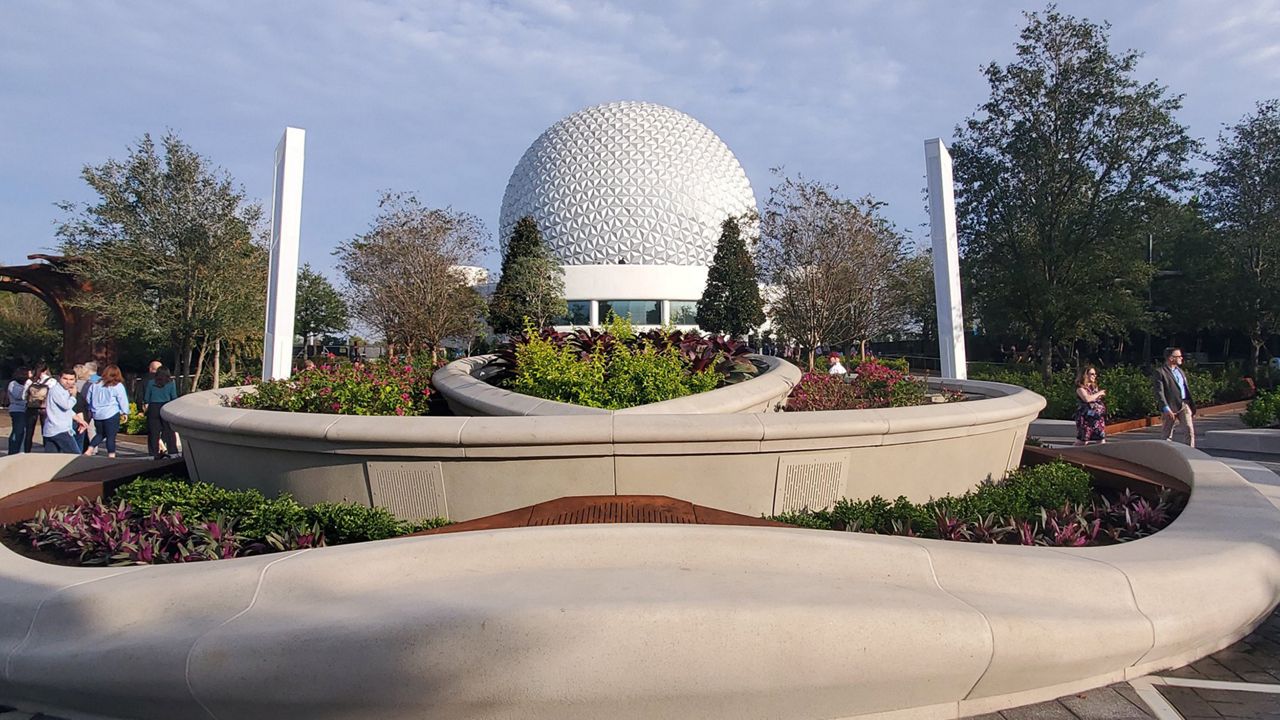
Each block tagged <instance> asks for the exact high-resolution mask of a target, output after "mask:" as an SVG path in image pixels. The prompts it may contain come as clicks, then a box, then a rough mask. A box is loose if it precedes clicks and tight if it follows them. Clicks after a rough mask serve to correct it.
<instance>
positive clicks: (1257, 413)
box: [1240, 390, 1280, 428]
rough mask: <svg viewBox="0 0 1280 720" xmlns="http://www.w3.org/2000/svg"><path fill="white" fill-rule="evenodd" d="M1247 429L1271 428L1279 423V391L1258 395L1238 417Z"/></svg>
mask: <svg viewBox="0 0 1280 720" xmlns="http://www.w3.org/2000/svg"><path fill="white" fill-rule="evenodd" d="M1240 418H1241V419H1242V420H1244V424H1245V425H1248V426H1249V427H1255V428H1262V427H1271V426H1272V425H1275V424H1276V423H1280V390H1270V391H1267V392H1262V393H1258V396H1257V397H1256V398H1254V399H1253V402H1251V403H1249V407H1248V408H1246V409H1245V411H1244V413H1242V414H1241V415H1240Z"/></svg>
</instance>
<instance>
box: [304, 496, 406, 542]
mask: <svg viewBox="0 0 1280 720" xmlns="http://www.w3.org/2000/svg"><path fill="white" fill-rule="evenodd" d="M307 515H308V517H309V518H310V519H311V520H312V521H313V522H315V523H317V524H319V525H320V529H321V531H323V532H324V536H325V539H326V540H328V541H329V542H333V543H348V542H364V541H366V540H385V539H386V538H389V537H395V536H396V535H403V534H404V530H405V527H406V524H405V523H403V522H401V521H400V520H397V519H396V516H395V515H392V514H391V512H390V511H389V510H387V509H386V508H380V507H368V506H365V505H353V504H351V503H332V502H323V503H317V504H315V505H312V506H311V507H309V508H307Z"/></svg>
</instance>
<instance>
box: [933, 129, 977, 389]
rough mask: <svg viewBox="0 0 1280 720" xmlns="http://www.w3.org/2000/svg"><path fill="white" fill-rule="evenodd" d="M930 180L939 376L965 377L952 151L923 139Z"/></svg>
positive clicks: (940, 141)
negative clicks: (940, 360) (940, 374)
mask: <svg viewBox="0 0 1280 720" xmlns="http://www.w3.org/2000/svg"><path fill="white" fill-rule="evenodd" d="M924 164H925V172H926V174H927V176H928V179H929V228H930V233H929V234H930V236H931V238H932V239H933V290H934V297H935V299H936V301H937V306H938V354H939V356H940V357H941V358H942V376H943V377H949V378H957V379H959V380H964V379H965V378H967V377H968V372H967V367H966V365H965V353H964V307H963V306H962V304H961V302H960V245H959V242H958V241H957V239H956V198H955V187H954V185H953V181H952V177H951V153H949V152H947V146H946V145H944V144H942V140H941V139H939V138H934V139H932V140H925V141H924Z"/></svg>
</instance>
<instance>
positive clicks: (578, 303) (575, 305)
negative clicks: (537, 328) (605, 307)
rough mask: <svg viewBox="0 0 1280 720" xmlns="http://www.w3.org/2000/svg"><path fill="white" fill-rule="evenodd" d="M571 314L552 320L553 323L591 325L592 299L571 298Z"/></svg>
mask: <svg viewBox="0 0 1280 720" xmlns="http://www.w3.org/2000/svg"><path fill="white" fill-rule="evenodd" d="M567 304H568V306H569V315H568V316H567V317H566V316H561V317H558V318H556V319H555V320H553V321H552V322H551V324H552V325H590V324H591V301H590V300H570V301H569V302H568V303H567Z"/></svg>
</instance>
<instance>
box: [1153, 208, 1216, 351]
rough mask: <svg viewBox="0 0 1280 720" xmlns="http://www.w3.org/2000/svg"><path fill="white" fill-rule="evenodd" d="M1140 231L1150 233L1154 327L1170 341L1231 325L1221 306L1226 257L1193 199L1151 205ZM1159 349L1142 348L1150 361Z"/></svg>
mask: <svg viewBox="0 0 1280 720" xmlns="http://www.w3.org/2000/svg"><path fill="white" fill-rule="evenodd" d="M1143 227H1144V228H1145V229H1146V231H1147V232H1148V233H1149V234H1150V241H1151V243H1152V245H1151V248H1152V252H1153V258H1152V267H1153V268H1154V269H1155V270H1156V273H1157V275H1156V277H1155V278H1154V279H1153V280H1152V282H1151V298H1152V308H1151V311H1152V322H1153V329H1154V330H1157V331H1160V332H1161V334H1163V335H1165V336H1167V337H1169V338H1180V337H1181V338H1186V337H1188V336H1195V335H1199V334H1200V333H1201V332H1203V331H1206V330H1220V329H1223V328H1230V327H1231V324H1232V323H1231V318H1230V317H1228V313H1229V309H1228V307H1227V305H1226V303H1225V302H1224V297H1225V295H1224V291H1226V286H1227V284H1228V282H1229V280H1228V278H1227V277H1226V272H1225V271H1226V262H1225V260H1226V258H1225V256H1224V255H1223V254H1222V253H1221V252H1220V249H1219V247H1218V243H1217V241H1216V238H1215V237H1214V233H1213V228H1212V227H1211V226H1210V225H1209V222H1208V221H1207V220H1206V219H1205V217H1204V213H1203V208H1202V207H1201V204H1200V203H1199V202H1198V201H1197V200H1192V201H1190V202H1178V201H1169V202H1166V203H1153V204H1152V205H1151V206H1150V208H1149V212H1148V214H1147V217H1146V220H1145V222H1143ZM1158 353H1159V348H1155V349H1152V348H1150V347H1149V345H1148V346H1147V347H1145V348H1144V353H1143V354H1144V358H1145V359H1147V360H1151V359H1154V357H1155V355H1156V354H1158Z"/></svg>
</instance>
